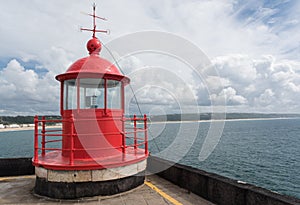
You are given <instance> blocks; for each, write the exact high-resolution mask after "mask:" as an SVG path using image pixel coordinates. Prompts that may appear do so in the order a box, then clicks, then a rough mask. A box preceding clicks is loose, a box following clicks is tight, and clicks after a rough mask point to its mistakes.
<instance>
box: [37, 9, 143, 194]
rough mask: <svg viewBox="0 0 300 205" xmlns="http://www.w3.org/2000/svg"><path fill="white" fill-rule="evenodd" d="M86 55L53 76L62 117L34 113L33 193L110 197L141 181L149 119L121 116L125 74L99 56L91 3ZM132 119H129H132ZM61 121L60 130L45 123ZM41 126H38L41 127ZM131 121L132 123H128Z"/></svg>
mask: <svg viewBox="0 0 300 205" xmlns="http://www.w3.org/2000/svg"><path fill="white" fill-rule="evenodd" d="M90 16H92V17H93V22H94V26H93V28H92V29H82V30H86V31H92V33H93V36H92V39H91V40H89V41H88V43H87V49H88V52H89V56H88V57H85V58H81V59H79V60H77V61H76V62H75V63H74V64H72V65H71V66H70V67H69V68H68V70H67V71H66V72H65V73H63V74H60V75H58V76H56V79H57V80H58V81H60V83H61V91H60V92H61V103H60V110H61V118H62V119H61V120H54V119H46V118H45V117H41V118H39V117H38V116H36V117H35V134H34V157H33V165H34V166H35V173H36V184H35V188H34V191H35V193H36V194H39V195H43V196H48V197H52V198H61V199H74V198H79V197H88V196H95V195H112V194H116V193H119V192H124V191H127V190H130V189H132V188H135V187H137V186H139V185H141V184H143V182H144V178H145V176H144V172H145V169H146V164H147V157H148V154H149V153H148V139H147V138H148V137H147V117H146V115H144V116H140V117H136V115H134V117H133V118H126V117H125V116H124V109H125V91H124V88H125V86H126V85H128V84H129V82H130V80H129V78H128V77H126V76H125V75H123V74H122V73H120V71H119V69H118V68H117V67H116V66H115V65H114V64H112V63H110V62H109V61H107V60H105V59H103V58H101V57H100V55H99V53H100V51H101V42H100V41H99V39H98V38H96V36H95V34H96V33H97V32H106V31H103V30H97V29H96V24H95V20H96V18H100V19H103V20H105V19H104V18H101V17H98V16H96V15H95V5H94V6H93V14H90ZM132 122H133V123H132ZM49 123H60V124H61V125H62V128H61V129H48V128H47V126H46V125H47V124H49ZM39 125H40V126H39ZM130 125H133V126H132V127H129V126H130Z"/></svg>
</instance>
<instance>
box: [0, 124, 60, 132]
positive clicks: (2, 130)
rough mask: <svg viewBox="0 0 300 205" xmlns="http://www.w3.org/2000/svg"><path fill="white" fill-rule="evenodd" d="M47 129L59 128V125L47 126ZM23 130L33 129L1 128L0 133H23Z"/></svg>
mask: <svg viewBox="0 0 300 205" xmlns="http://www.w3.org/2000/svg"><path fill="white" fill-rule="evenodd" d="M46 128H47V129H49V128H58V129H59V128H61V125H53V126H47V127H46ZM40 129H42V127H41V126H39V130H40ZM24 130H34V127H16V128H11V127H8V128H2V129H0V132H11V131H24Z"/></svg>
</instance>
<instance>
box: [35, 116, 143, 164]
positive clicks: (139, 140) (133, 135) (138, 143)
mask: <svg viewBox="0 0 300 205" xmlns="http://www.w3.org/2000/svg"><path fill="white" fill-rule="evenodd" d="M121 120H122V121H124V122H125V121H128V122H133V127H126V128H125V126H124V123H123V127H122V129H123V132H120V133H113V132H111V133H109V132H107V133H103V134H104V135H113V134H122V145H121V146H120V147H107V148H106V147H103V148H89V149H88V150H102V149H103V150H104V149H120V148H121V149H122V153H126V149H127V148H134V150H135V153H137V149H138V148H139V147H142V146H144V151H145V152H144V154H145V155H148V133H147V129H148V128H147V116H146V115H144V116H143V118H137V117H136V115H134V116H133V118H125V117H123V118H122V119H121ZM74 121H75V119H74V116H73V115H71V117H70V118H69V119H64V120H63V119H61V120H53V119H52V120H47V119H46V118H45V117H44V116H43V117H42V118H41V119H39V117H38V116H35V117H34V125H35V127H34V158H33V161H34V163H36V164H38V162H39V151H40V153H41V157H43V156H45V155H46V154H47V152H49V151H70V155H69V165H71V166H72V165H74V152H75V151H82V150H84V149H75V148H74V136H75V133H74ZM77 121H78V120H77ZM98 121H102V120H101V119H99V120H98ZM139 121H143V125H144V126H143V127H137V122H139ZM62 122H69V123H70V125H71V128H70V130H71V133H69V134H63V130H62V129H55V130H52V129H50V130H48V129H46V127H47V126H46V125H47V123H62ZM39 124H41V130H40V131H41V132H40V133H39ZM125 129H126V130H131V131H125ZM53 132H61V133H57V134H56V133H53ZM50 133H51V134H50ZM138 133H144V137H138ZM95 134H97V133H89V134H85V135H86V136H88V135H95ZM39 136H41V142H40V144H39ZM63 136H70V148H69V149H63V148H62V145H61V147H60V148H57V147H51V143H55V142H61V141H62V138H63ZM51 137H61V139H55V138H54V139H53V138H52V139H48V138H51ZM126 139H133V144H127V143H126ZM46 144H47V148H46ZM142 149H143V148H142ZM85 150H86V149H85Z"/></svg>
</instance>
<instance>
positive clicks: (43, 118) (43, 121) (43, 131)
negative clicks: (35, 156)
mask: <svg viewBox="0 0 300 205" xmlns="http://www.w3.org/2000/svg"><path fill="white" fill-rule="evenodd" d="M45 119H46V118H45V116H43V117H42V156H45V145H46V139H45V133H46V129H45V127H46V126H45V124H46V122H45Z"/></svg>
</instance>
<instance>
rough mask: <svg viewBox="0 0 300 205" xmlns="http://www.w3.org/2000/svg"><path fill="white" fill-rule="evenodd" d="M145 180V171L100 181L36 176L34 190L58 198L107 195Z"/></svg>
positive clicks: (126, 189) (134, 186)
mask: <svg viewBox="0 0 300 205" xmlns="http://www.w3.org/2000/svg"><path fill="white" fill-rule="evenodd" d="M144 180H145V173H144V171H143V172H140V173H138V174H136V175H133V176H129V177H125V178H121V179H115V180H109V181H99V182H91V181H89V182H72V183H68V182H50V181H47V180H46V179H45V178H40V177H36V182H35V187H34V192H35V193H36V194H38V195H42V196H47V197H50V198H56V199H76V198H81V197H92V196H107V195H113V194H118V193H121V192H125V191H128V190H131V189H133V188H136V187H138V186H139V185H142V184H143V183H144Z"/></svg>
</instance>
